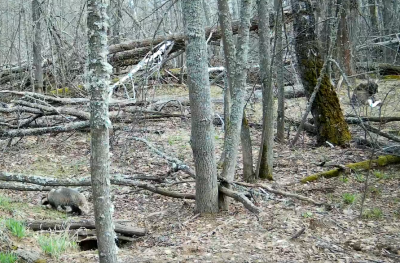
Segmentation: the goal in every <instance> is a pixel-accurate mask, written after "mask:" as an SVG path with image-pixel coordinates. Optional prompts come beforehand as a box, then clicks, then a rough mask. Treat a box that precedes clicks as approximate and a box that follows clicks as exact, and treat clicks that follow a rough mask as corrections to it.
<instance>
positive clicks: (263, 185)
mask: <svg viewBox="0 0 400 263" xmlns="http://www.w3.org/2000/svg"><path fill="white" fill-rule="evenodd" d="M235 184H238V185H243V186H246V187H252V188H257V187H261V188H263V189H265V190H267V191H268V192H271V193H274V194H277V195H283V196H287V197H292V198H296V199H299V200H302V201H306V202H309V203H312V204H314V205H324V203H321V202H317V201H315V200H313V199H311V198H309V197H307V196H304V195H298V194H292V193H289V192H285V191H281V190H277V189H273V188H271V187H269V186H267V185H265V184H261V183H256V184H249V183H244V182H235Z"/></svg>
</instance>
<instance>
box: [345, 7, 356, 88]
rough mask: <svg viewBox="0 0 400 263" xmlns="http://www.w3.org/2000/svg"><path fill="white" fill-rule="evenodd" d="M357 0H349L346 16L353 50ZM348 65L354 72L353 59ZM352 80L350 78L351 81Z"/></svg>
mask: <svg viewBox="0 0 400 263" xmlns="http://www.w3.org/2000/svg"><path fill="white" fill-rule="evenodd" d="M358 7H359V5H358V0H350V7H349V9H350V11H349V17H348V21H347V23H348V26H349V42H350V49H351V50H355V44H356V40H357V34H358V32H359V30H358V15H359V11H358ZM350 67H351V72H355V63H354V60H353V59H350ZM353 81H354V80H351V82H353Z"/></svg>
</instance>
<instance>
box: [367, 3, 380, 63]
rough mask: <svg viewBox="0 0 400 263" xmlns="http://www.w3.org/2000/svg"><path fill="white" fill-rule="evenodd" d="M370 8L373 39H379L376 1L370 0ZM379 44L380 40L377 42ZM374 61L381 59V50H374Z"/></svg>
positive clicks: (372, 53)
mask: <svg viewBox="0 0 400 263" xmlns="http://www.w3.org/2000/svg"><path fill="white" fill-rule="evenodd" d="M368 6H369V17H370V21H371V30H370V34H371V35H372V37H377V36H378V35H379V24H378V12H377V10H376V3H375V0H368ZM377 41H378V42H379V40H377ZM371 56H372V59H371V60H372V61H373V62H376V61H378V57H379V50H378V49H377V48H373V49H372V52H371Z"/></svg>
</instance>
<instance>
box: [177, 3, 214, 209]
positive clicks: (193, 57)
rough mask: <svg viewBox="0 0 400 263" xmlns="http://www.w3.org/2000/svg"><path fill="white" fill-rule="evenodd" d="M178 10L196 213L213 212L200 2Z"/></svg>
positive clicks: (210, 129)
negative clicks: (181, 23) (182, 30)
mask: <svg viewBox="0 0 400 263" xmlns="http://www.w3.org/2000/svg"><path fill="white" fill-rule="evenodd" d="M182 10H183V20H184V24H185V35H186V36H187V46H186V65H187V70H188V86H189V99H190V107H191V113H192V118H191V121H192V134H191V142H192V150H193V157H194V163H195V169H196V207H197V211H198V212H199V213H216V212H218V184H217V165H216V161H215V149H214V130H213V124H212V120H213V118H212V111H211V93H210V83H209V76H208V63H207V45H206V40H205V38H204V34H205V33H204V11H203V8H202V0H183V1H182Z"/></svg>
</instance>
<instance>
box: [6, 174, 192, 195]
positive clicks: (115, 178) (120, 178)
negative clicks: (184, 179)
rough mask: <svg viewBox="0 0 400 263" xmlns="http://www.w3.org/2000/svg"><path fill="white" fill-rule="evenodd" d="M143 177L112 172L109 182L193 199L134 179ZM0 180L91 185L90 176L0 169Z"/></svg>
mask: <svg viewBox="0 0 400 263" xmlns="http://www.w3.org/2000/svg"><path fill="white" fill-rule="evenodd" d="M135 179H136V180H138V179H143V177H142V176H139V177H135V176H126V175H120V174H114V175H112V178H111V180H110V181H111V183H112V184H115V185H124V186H134V187H138V188H143V189H146V190H149V191H150V192H153V193H156V194H160V195H165V196H169V197H174V198H182V199H195V195H194V194H185V193H176V192H172V191H169V190H166V189H163V188H159V187H156V186H153V185H150V184H146V183H141V182H137V181H134V180H135ZM0 180H1V181H7V182H10V181H11V182H20V183H31V184H36V185H42V186H91V185H92V182H91V178H90V177H89V176H88V177H82V178H79V179H57V178H51V177H44V176H35V175H24V174H13V173H7V172H2V171H0Z"/></svg>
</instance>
